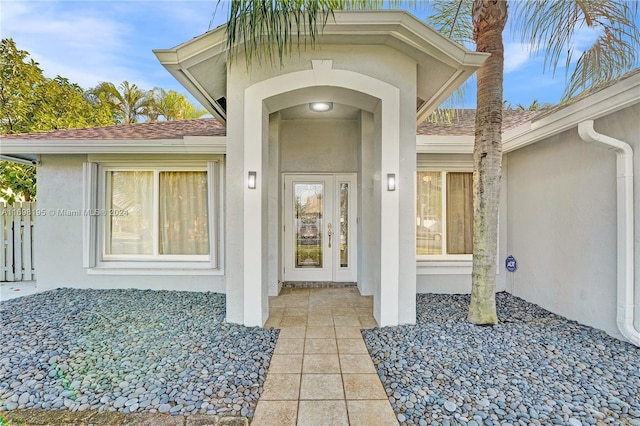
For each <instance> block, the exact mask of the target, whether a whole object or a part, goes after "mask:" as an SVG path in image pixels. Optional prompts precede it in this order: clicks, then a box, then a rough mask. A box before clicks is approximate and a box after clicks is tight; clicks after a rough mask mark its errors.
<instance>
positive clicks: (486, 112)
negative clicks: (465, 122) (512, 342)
mask: <svg viewBox="0 0 640 426" xmlns="http://www.w3.org/2000/svg"><path fill="white" fill-rule="evenodd" d="M506 22H507V2H506V0H475V1H474V5H473V27H474V30H473V37H474V39H475V42H476V51H478V52H486V53H491V57H489V58H488V59H487V61H486V62H485V63H484V64H483V65H482V67H480V69H479V70H478V73H477V81H478V83H477V87H478V88H477V92H478V94H477V96H478V98H477V110H476V134H475V145H474V150H473V159H474V174H473V192H474V225H473V272H472V276H471V283H472V287H471V303H470V305H469V314H468V319H469V321H470V322H472V323H474V324H479V325H490V324H496V323H497V322H498V316H497V314H496V298H495V288H496V262H497V245H498V207H499V203H500V178H501V174H502V80H503V73H504V46H503V44H502V30H503V29H504V26H505V24H506Z"/></svg>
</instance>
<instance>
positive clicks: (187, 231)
mask: <svg viewBox="0 0 640 426" xmlns="http://www.w3.org/2000/svg"><path fill="white" fill-rule="evenodd" d="M208 226H209V218H208V208H207V173H206V172H161V173H160V217H159V227H160V229H159V231H160V232H159V254H161V255H162V254H183V255H184V254H209V228H208Z"/></svg>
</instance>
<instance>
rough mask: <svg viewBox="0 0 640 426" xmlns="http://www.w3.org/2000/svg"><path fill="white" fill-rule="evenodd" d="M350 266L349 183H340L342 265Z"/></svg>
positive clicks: (344, 266) (343, 266) (342, 266)
mask: <svg viewBox="0 0 640 426" xmlns="http://www.w3.org/2000/svg"><path fill="white" fill-rule="evenodd" d="M348 266H349V184H348V183H341V184H340V267H341V268H347V267H348Z"/></svg>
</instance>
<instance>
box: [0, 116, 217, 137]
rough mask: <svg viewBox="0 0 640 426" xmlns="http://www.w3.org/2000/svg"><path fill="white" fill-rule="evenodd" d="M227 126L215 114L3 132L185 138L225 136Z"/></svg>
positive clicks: (39, 134)
mask: <svg viewBox="0 0 640 426" xmlns="http://www.w3.org/2000/svg"><path fill="white" fill-rule="evenodd" d="M226 133H227V132H226V129H225V127H224V126H223V125H222V124H221V123H220V122H219V121H218V120H216V119H215V118H200V119H195V120H180V121H155V122H152V123H134V124H119V125H117V126H105V127H89V128H85V129H62V130H50V131H48V132H40V133H24V134H14V135H5V136H2V138H3V139H20V140H45V139H46V140H153V139H182V138H184V137H185V136H225V135H226Z"/></svg>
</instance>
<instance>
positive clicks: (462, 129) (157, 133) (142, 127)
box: [2, 109, 544, 141]
mask: <svg viewBox="0 0 640 426" xmlns="http://www.w3.org/2000/svg"><path fill="white" fill-rule="evenodd" d="M543 112H544V111H521V110H505V111H504V112H503V118H502V130H503V131H505V130H509V129H512V128H514V127H517V126H519V125H520V124H522V123H525V122H527V121H530V120H533V119H534V118H535V117H536V116H537V115H539V114H541V113H543ZM475 116H476V114H475V110H472V109H463V110H458V111H456V113H455V114H454V115H453V117H452V118H451V119H450V120H449V121H447V122H442V123H430V122H424V123H422V124H421V125H419V126H418V127H417V129H416V130H417V134H418V135H428V136H435V135H445V136H473V135H474V133H475V130H474V129H475ZM226 134H227V129H226V128H225V127H224V126H223V125H222V124H221V123H220V122H219V121H218V120H216V119H215V118H200V119H195V120H180V121H156V122H152V123H134V124H120V125H117V126H105V127H90V128H86V129H62V130H50V131H47V132H40V133H23V134H13V135H5V136H2V139H8V140H10V139H13V140H87V141H89V140H153V139H182V138H184V137H185V136H226Z"/></svg>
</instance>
